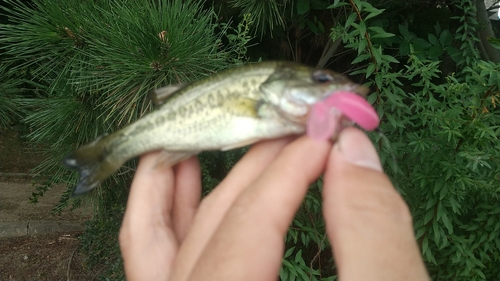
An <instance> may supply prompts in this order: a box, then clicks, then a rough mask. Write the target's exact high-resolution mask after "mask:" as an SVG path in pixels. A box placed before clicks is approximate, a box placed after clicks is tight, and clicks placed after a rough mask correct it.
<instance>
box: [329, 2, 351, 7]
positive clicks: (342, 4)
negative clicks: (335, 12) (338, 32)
mask: <svg viewBox="0 0 500 281" xmlns="http://www.w3.org/2000/svg"><path fill="white" fill-rule="evenodd" d="M347 5H349V3H346V2H344V1H342V2H341V0H335V1H333V4H332V5H330V6H328V9H335V8H339V7H342V6H347Z"/></svg>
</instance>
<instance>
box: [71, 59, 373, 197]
mask: <svg viewBox="0 0 500 281" xmlns="http://www.w3.org/2000/svg"><path fill="white" fill-rule="evenodd" d="M171 88H172V89H174V90H175V89H177V88H178V90H176V91H175V92H173V93H171V94H169V93H167V97H166V98H164V99H165V102H164V103H163V104H161V105H160V106H159V107H158V108H157V109H156V110H155V111H153V112H151V113H149V114H147V115H145V116H144V117H142V118H141V119H139V120H137V121H136V122H134V123H132V124H130V125H128V126H126V127H124V128H122V129H121V130H119V131H117V132H115V133H113V134H110V135H105V136H102V137H100V138H98V139H97V140H95V141H93V142H91V143H90V144H87V145H84V146H82V147H80V148H78V149H76V150H75V151H73V152H71V153H69V154H68V155H67V156H66V157H65V158H64V159H63V164H64V165H66V166H67V167H69V168H72V169H76V170H78V171H79V172H80V181H79V183H78V185H77V186H76V188H75V190H74V193H73V195H79V194H83V193H85V192H88V191H90V190H92V189H93V188H95V187H96V186H97V185H98V184H99V183H101V182H102V181H103V180H104V179H106V178H107V177H109V176H110V175H111V174H113V173H114V172H115V171H116V170H117V169H118V168H119V167H120V166H122V165H123V164H124V163H125V162H126V161H127V160H128V159H131V158H133V157H136V156H139V155H141V154H144V153H146V152H149V151H154V150H159V149H162V150H165V151H166V152H165V153H164V156H165V157H163V161H164V162H165V163H166V164H169V165H173V164H175V163H177V162H178V161H180V160H182V159H184V158H186V157H189V156H190V155H195V154H197V153H199V152H200V151H204V150H227V149H232V148H237V147H242V146H245V145H248V144H251V143H254V142H257V141H259V140H262V139H270V138H276V137H281V136H285V135H290V134H301V133H304V131H305V122H306V117H307V113H308V110H309V108H310V107H311V105H312V104H314V103H315V102H317V101H319V100H321V99H323V98H325V97H326V96H327V95H329V94H331V93H332V92H333V91H335V90H339V89H343V90H351V91H354V92H358V93H359V94H365V93H366V89H365V88H364V87H362V86H359V85H357V84H354V83H352V82H350V81H349V80H348V79H347V78H345V77H344V76H342V75H340V74H337V73H334V72H331V71H328V70H315V69H313V68H310V67H307V66H304V65H300V64H295V63H289V62H265V63H255V64H249V65H245V66H240V67H237V68H234V69H230V70H226V71H222V72H220V73H218V74H215V75H213V76H210V77H207V78H205V79H202V80H199V81H196V82H193V83H191V84H188V85H184V86H182V87H176V86H170V87H169V89H171ZM165 89H166V88H165ZM160 90H161V89H159V91H160ZM158 96H159V94H158Z"/></svg>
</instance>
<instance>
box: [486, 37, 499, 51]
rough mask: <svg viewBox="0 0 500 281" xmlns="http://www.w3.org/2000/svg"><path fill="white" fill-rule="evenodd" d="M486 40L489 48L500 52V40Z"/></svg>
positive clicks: (492, 38)
mask: <svg viewBox="0 0 500 281" xmlns="http://www.w3.org/2000/svg"><path fill="white" fill-rule="evenodd" d="M487 40H488V42H489V43H490V44H491V46H493V47H494V48H496V49H498V50H500V39H498V38H494V37H488V38H487Z"/></svg>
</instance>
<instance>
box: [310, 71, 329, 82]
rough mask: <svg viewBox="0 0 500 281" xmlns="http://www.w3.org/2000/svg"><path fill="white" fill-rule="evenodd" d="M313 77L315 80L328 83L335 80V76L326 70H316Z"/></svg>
mask: <svg viewBox="0 0 500 281" xmlns="http://www.w3.org/2000/svg"><path fill="white" fill-rule="evenodd" d="M312 79H313V81H314V82H318V83H326V82H330V81H333V76H332V75H331V74H330V73H328V72H325V71H323V70H317V71H314V73H313V75H312Z"/></svg>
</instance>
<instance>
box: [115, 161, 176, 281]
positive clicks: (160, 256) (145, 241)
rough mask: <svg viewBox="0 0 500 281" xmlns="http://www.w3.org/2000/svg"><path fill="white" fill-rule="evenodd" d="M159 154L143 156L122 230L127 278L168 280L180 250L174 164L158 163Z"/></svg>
mask: <svg viewBox="0 0 500 281" xmlns="http://www.w3.org/2000/svg"><path fill="white" fill-rule="evenodd" d="M160 153H161V152H152V153H148V154H146V155H144V156H142V157H141V160H140V162H139V165H138V167H137V171H136V174H135V177H134V180H133V182H132V187H131V190H130V194H129V199H128V202H127V209H126V211H125V215H124V218H123V222H122V226H121V229H120V237H119V240H120V248H121V251H122V256H123V260H124V265H125V273H126V275H127V279H128V280H141V279H142V278H145V279H143V280H166V278H168V274H169V273H170V267H171V266H172V263H173V260H174V258H175V254H176V252H177V239H176V237H175V234H174V232H173V231H172V228H171V226H172V221H171V218H170V212H171V209H172V201H173V192H174V173H173V169H172V168H171V167H164V166H161V165H160V166H157V165H156V163H157V160H158V157H159V155H160ZM156 263H161V265H160V266H158V265H157V264H156ZM155 269H156V270H155ZM159 269H161V270H159Z"/></svg>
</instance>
